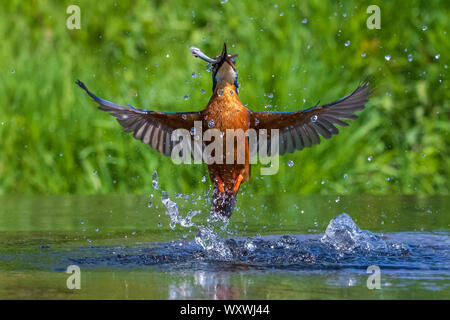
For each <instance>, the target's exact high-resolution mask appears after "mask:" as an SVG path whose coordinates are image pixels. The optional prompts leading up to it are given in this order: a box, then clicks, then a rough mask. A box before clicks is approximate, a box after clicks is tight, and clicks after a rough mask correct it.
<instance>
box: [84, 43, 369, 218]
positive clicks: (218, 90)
mask: <svg viewBox="0 0 450 320" xmlns="http://www.w3.org/2000/svg"><path fill="white" fill-rule="evenodd" d="M190 51H191V53H192V55H193V56H194V57H197V58H200V59H202V60H204V61H206V62H207V63H208V67H209V69H210V71H211V74H212V96H211V98H210V100H209V102H208V104H207V106H206V108H205V109H204V110H202V111H195V112H161V111H153V110H146V109H139V108H135V107H132V106H131V105H127V106H124V105H119V104H116V103H113V102H110V101H108V100H104V99H102V98H100V97H98V96H96V95H94V94H93V93H92V92H90V91H89V90H88V88H87V87H86V85H85V84H84V83H83V82H81V81H80V80H77V82H76V83H77V84H78V85H79V86H80V87H81V88H82V89H83V90H84V91H85V92H86V93H87V94H88V95H89V96H90V97H91V98H92V99H93V100H94V101H95V102H96V103H97V104H98V105H99V106H98V108H99V109H100V110H103V111H106V112H108V113H109V114H111V115H112V116H114V117H115V118H116V119H117V121H118V122H119V124H120V125H122V127H123V129H124V131H125V132H131V133H133V136H134V138H135V139H137V140H140V141H142V142H143V143H144V144H147V145H150V146H151V147H152V148H154V149H156V150H157V151H159V152H160V153H162V154H164V155H165V156H170V155H171V153H172V151H173V149H174V146H175V142H174V141H172V140H171V134H172V133H173V132H174V131H175V130H177V129H184V130H189V131H190V132H192V129H193V128H194V125H195V122H196V121H200V122H201V124H202V127H201V128H202V129H201V130H203V131H205V130H207V129H208V128H209V127H211V123H213V126H214V128H215V129H217V130H220V132H222V135H223V136H225V138H226V135H227V132H228V131H227V130H229V129H234V130H238V129H242V130H243V131H245V130H248V129H254V130H256V131H258V130H266V132H267V136H268V138H269V139H270V138H271V132H272V130H278V132H279V134H278V140H277V142H279V143H278V150H277V152H278V154H279V155H283V154H285V153H292V152H295V151H296V150H303V149H304V148H309V147H312V146H313V145H317V144H319V143H320V142H321V138H320V137H323V138H325V139H329V138H331V137H332V136H333V135H336V134H338V133H339V130H338V128H337V127H336V125H338V126H342V127H345V126H348V125H349V124H348V123H347V122H345V121H344V120H346V119H348V120H354V119H357V118H358V116H357V115H356V114H355V112H357V111H360V110H362V109H364V108H365V105H366V103H367V102H368V101H369V96H370V95H371V93H372V91H373V90H372V89H373V86H372V83H371V82H372V81H370V80H366V81H363V82H361V83H360V84H359V85H358V86H357V88H356V89H355V90H354V91H353V92H352V93H350V94H348V95H346V96H345V97H343V98H341V99H339V100H336V101H334V102H331V103H328V104H324V105H318V104H316V105H315V106H313V107H310V108H308V109H303V110H298V111H291V112H274V111H253V110H251V109H249V108H247V107H246V106H244V105H243V104H242V102H241V101H240V99H239V84H238V73H237V70H236V57H237V54H229V53H228V52H227V46H226V43H224V44H223V47H222V53H221V54H219V55H217V56H215V57H214V58H210V57H209V56H207V55H206V54H204V53H203V52H202V51H201V50H200V49H199V48H196V47H190ZM192 139H193V138H192ZM233 139H234V138H233ZM249 150H250V146H249V140H248V137H246V138H245V159H244V161H240V162H239V161H237V160H236V158H233V160H234V161H233V162H231V163H211V164H208V172H209V177H210V180H211V182H212V183H213V186H214V188H213V192H212V201H211V203H212V205H211V215H212V216H215V217H219V218H221V219H222V220H225V221H226V220H228V219H229V218H230V217H231V215H232V214H233V211H234V207H235V203H236V199H237V194H238V191H239V189H240V187H241V185H242V183H244V182H246V181H248V180H249V179H250V176H251V163H250V151H249ZM224 151H225V153H226V152H227V150H224ZM236 151H237V150H236V147H234V149H232V150H228V152H231V153H233V152H234V153H235V155H236ZM269 153H270V152H269ZM269 155H270V154H269ZM224 157H225V156H224Z"/></svg>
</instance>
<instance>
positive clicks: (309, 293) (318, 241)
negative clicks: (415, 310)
mask: <svg viewBox="0 0 450 320" xmlns="http://www.w3.org/2000/svg"><path fill="white" fill-rule="evenodd" d="M0 200H1V203H2V206H1V207H0V298H1V299H12V298H27V299H28V298H39V299H56V298H59V299H80V298H88V299H90V298H105V299H113V298H114V299H123V298H130V299H347V298H354V299H371V298H376V299H378V298H383V299H392V298H396V299H397V298H398V299H400V298H401V299H419V298H425V299H449V298H450V263H449V262H450V257H449V248H450V237H449V225H450V219H449V209H450V208H449V206H450V205H449V200H450V197H445V196H441V197H438V196H435V197H415V196H402V197H394V196H393V197H389V196H339V197H338V196H314V195H308V196H298V195H286V194H284V195H276V196H258V197H257V196H252V195H251V194H245V193H244V194H243V195H241V197H240V200H241V201H239V202H238V210H237V211H236V212H235V213H234V215H233V217H232V219H231V220H230V221H229V223H228V224H227V223H223V222H220V221H210V219H208V210H207V208H208V205H207V204H205V199H204V196H203V195H198V194H192V195H167V194H165V193H163V192H162V193H158V194H155V196H154V197H153V199H152V201H151V203H149V198H148V196H126V195H108V196H3V197H0ZM69 265H78V266H79V267H80V269H81V289H80V290H69V289H68V288H67V286H66V280H67V277H68V276H69V275H68V274H66V273H65V271H66V268H67V266H69ZM372 265H375V266H378V267H379V268H380V272H381V281H380V282H381V289H379V290H378V289H372V290H370V289H368V288H367V279H368V277H369V276H370V275H371V274H368V273H367V272H366V270H367V267H368V266H372Z"/></svg>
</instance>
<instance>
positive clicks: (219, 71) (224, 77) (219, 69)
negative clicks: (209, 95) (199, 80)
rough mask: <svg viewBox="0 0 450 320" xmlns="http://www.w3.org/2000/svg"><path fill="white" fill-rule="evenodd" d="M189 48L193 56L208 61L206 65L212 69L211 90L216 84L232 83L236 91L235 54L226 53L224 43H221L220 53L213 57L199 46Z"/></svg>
mask: <svg viewBox="0 0 450 320" xmlns="http://www.w3.org/2000/svg"><path fill="white" fill-rule="evenodd" d="M189 49H190V50H191V52H192V55H193V56H194V57H197V58H200V59H202V60H205V61H206V62H208V67H209V69H211V71H212V77H213V91H214V90H215V89H216V86H217V85H218V84H219V85H226V84H228V83H230V84H234V85H235V87H236V92H237V91H238V83H237V71H236V66H235V63H236V60H235V59H236V57H237V54H228V52H227V45H226V43H224V44H223V49H222V53H221V54H220V55H218V56H215V57H214V58H210V57H208V56H207V55H206V54H204V53H203V52H202V51H201V50H200V49H199V48H196V47H190V48H189Z"/></svg>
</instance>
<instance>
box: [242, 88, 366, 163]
mask: <svg viewBox="0 0 450 320" xmlns="http://www.w3.org/2000/svg"><path fill="white" fill-rule="evenodd" d="M371 92H372V91H371V89H370V85H369V82H365V83H363V84H361V85H360V86H358V88H357V89H356V90H355V91H353V93H351V94H349V95H348V96H346V97H344V98H342V99H339V100H337V101H335V102H332V103H329V104H326V105H322V106H315V107H312V108H309V109H305V110H301V111H294V112H264V111H261V112H260V111H250V127H251V128H253V129H256V130H257V131H258V130H259V129H267V134H268V137H270V129H279V137H280V139H279V154H280V155H282V154H284V153H286V152H288V153H292V152H294V151H295V150H302V149H303V148H307V147H311V146H312V145H315V144H319V143H320V136H322V137H324V138H325V139H329V138H331V136H332V135H334V134H338V133H339V130H338V129H337V128H336V127H335V125H336V124H337V125H339V126H348V123H347V122H344V121H342V119H357V118H358V116H357V115H356V114H354V113H355V112H356V111H359V110H362V109H364V105H365V104H366V103H367V101H369V96H370V94H371ZM268 150H270V149H268Z"/></svg>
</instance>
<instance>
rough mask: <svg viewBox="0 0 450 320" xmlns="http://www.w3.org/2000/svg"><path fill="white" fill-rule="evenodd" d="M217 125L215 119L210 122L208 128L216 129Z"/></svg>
mask: <svg viewBox="0 0 450 320" xmlns="http://www.w3.org/2000/svg"><path fill="white" fill-rule="evenodd" d="M215 125H216V123H215V122H214V120H213V119H211V120H209V121H208V128H214V126H215Z"/></svg>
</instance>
